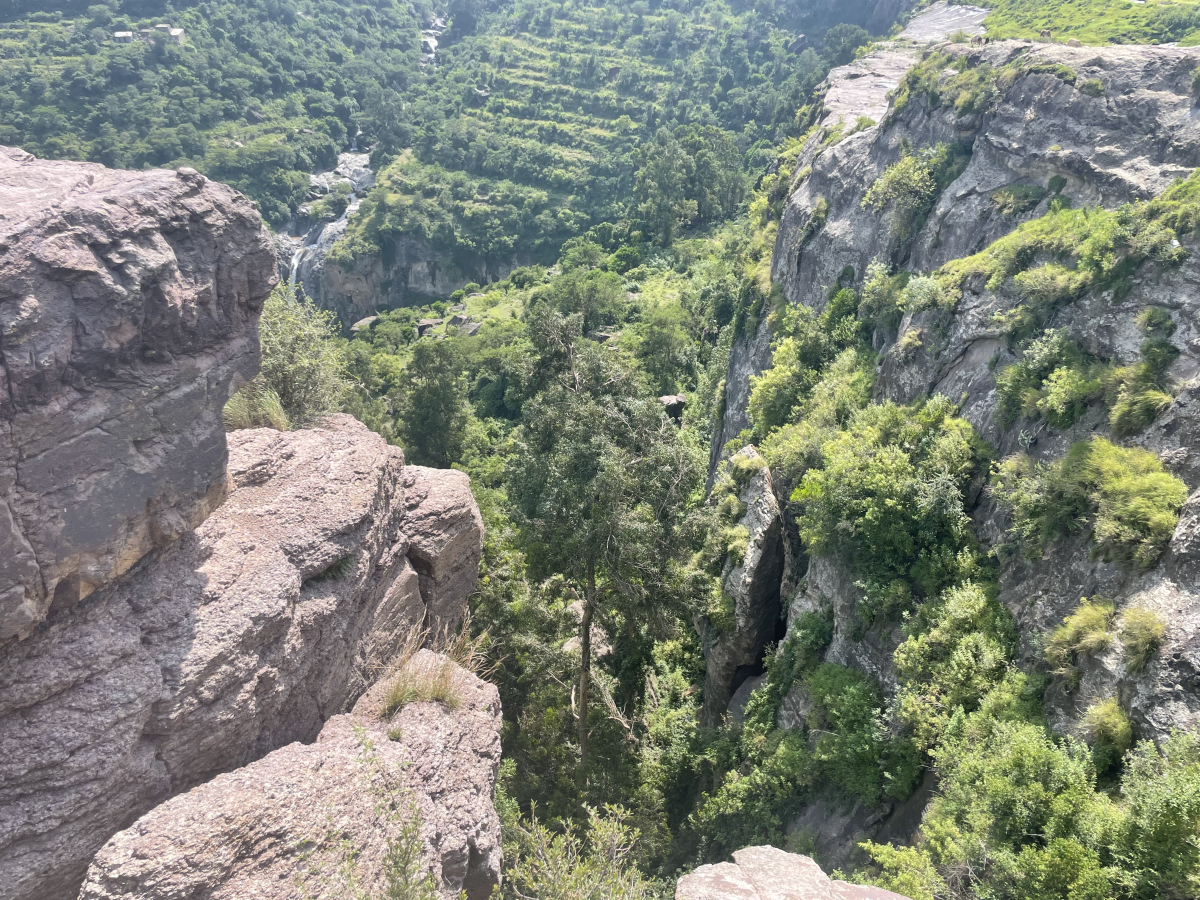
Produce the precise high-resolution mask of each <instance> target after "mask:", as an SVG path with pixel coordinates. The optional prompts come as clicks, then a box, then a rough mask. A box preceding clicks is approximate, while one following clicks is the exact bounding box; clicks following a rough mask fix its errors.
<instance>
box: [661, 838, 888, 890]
mask: <svg viewBox="0 0 1200 900" xmlns="http://www.w3.org/2000/svg"><path fill="white" fill-rule="evenodd" d="M675 900H907V898H905V897H902V896H901V895H900V894H896V893H893V892H892V891H885V890H883V888H877V887H872V886H870V885H861V884H849V883H847V882H845V881H835V880H833V879H831V878H830V877H829V876H828V875H826V874H825V873H824V872H822V871H821V867H820V866H818V865H817V864H816V863H815V862H813V861H812V860H811V859H809V858H808V857H807V856H801V855H800V854H798V853H787V852H786V851H783V850H780V849H779V848H777V847H747V848H746V849H744V850H737V851H735V852H734V854H733V862H723V863H716V864H714V865H708V866H701V867H700V868H698V869H696V871H694V872H692V873H691V874H690V875H684V876H683V877H682V878H680V879H679V882H678V883H677V884H676V885H675Z"/></svg>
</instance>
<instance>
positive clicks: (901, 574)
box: [792, 395, 982, 621]
mask: <svg viewBox="0 0 1200 900" xmlns="http://www.w3.org/2000/svg"><path fill="white" fill-rule="evenodd" d="M955 412H956V410H955V407H954V405H953V404H952V403H951V402H950V401H949V400H947V399H946V398H945V397H942V396H940V395H937V396H934V397H933V398H931V399H930V400H927V401H924V402H922V403H918V404H915V405H913V406H910V407H900V406H896V405H894V404H892V403H884V404H879V405H875V406H868V407H867V408H866V409H863V410H861V411H860V412H858V413H856V414H855V415H854V416H853V417H852V418H851V420H850V422H849V424H848V425H847V426H846V428H845V429H844V430H842V431H839V432H838V433H837V434H835V435H834V436H833V437H831V438H830V439H829V440H827V441H826V442H825V443H824V444H823V445H822V448H821V455H822V457H823V460H824V462H823V466H822V467H821V468H818V469H811V470H809V471H808V472H807V473H806V474H805V475H804V478H803V480H802V481H801V482H800V485H799V487H798V488H796V490H795V492H794V493H793V494H792V501H793V502H794V503H796V504H798V505H799V516H798V525H799V528H800V536H801V538H802V540H803V541H804V542H805V544H806V545H807V547H808V548H809V549H810V550H811V552H813V553H837V554H840V555H841V556H843V557H844V558H845V559H846V561H847V562H848V563H849V565H850V567H851V569H852V570H853V571H854V572H855V573H856V574H858V575H860V576H862V577H863V578H864V579H865V580H866V585H867V597H866V599H865V600H864V601H863V604H862V607H863V608H862V609H861V610H860V612H861V613H862V614H863V615H864V618H865V619H866V620H868V621H871V620H873V619H874V618H876V617H882V618H890V617H892V616H895V615H898V614H899V613H901V612H903V611H904V610H905V609H906V608H907V607H908V606H909V605H910V604H911V603H912V600H913V598H914V597H925V596H932V595H935V594H936V593H937V592H938V591H940V590H941V589H942V588H943V587H945V586H947V585H949V584H953V583H954V582H956V581H958V580H960V579H961V578H963V577H969V576H970V575H971V574H972V572H973V571H974V568H975V554H974V552H973V550H972V538H971V532H970V527H969V524H968V521H967V516H966V513H965V511H964V508H963V496H964V493H965V491H966V490H967V488H968V485H969V482H970V480H971V478H972V475H973V474H974V472H975V467H976V465H977V463H978V461H979V459H980V457H981V452H982V451H981V445H980V444H979V442H978V439H977V438H976V436H975V433H974V430H973V429H972V428H971V426H970V425H969V424H968V423H967V422H966V421H965V420H963V419H960V418H958V417H957V416H956V415H955Z"/></svg>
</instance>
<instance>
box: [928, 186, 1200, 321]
mask: <svg viewBox="0 0 1200 900" xmlns="http://www.w3.org/2000/svg"><path fill="white" fill-rule="evenodd" d="M1197 223H1200V177H1198V176H1197V175H1195V174H1193V175H1192V176H1190V177H1189V178H1187V179H1186V180H1182V181H1179V182H1176V183H1175V184H1174V185H1172V186H1171V187H1170V188H1168V189H1167V190H1166V191H1164V192H1163V193H1162V194H1161V195H1160V196H1159V197H1157V198H1155V199H1154V200H1151V201H1150V202H1148V203H1135V204H1125V205H1124V206H1121V207H1118V208H1117V209H1115V210H1108V209H1101V208H1089V209H1071V208H1070V207H1069V205H1068V204H1067V203H1066V202H1065V199H1064V198H1061V197H1056V198H1055V199H1053V200H1052V201H1051V203H1050V211H1049V212H1047V213H1046V214H1045V215H1043V216H1040V217H1038V218H1036V219H1033V220H1032V221H1029V222H1023V223H1022V224H1020V225H1019V226H1017V227H1016V228H1015V229H1014V230H1013V231H1011V232H1009V233H1008V234H1006V235H1005V236H1004V237H1002V238H1000V239H999V240H997V241H995V242H993V243H992V244H991V245H990V246H989V247H988V248H987V249H986V250H984V251H982V252H980V253H976V254H975V255H973V256H968V257H965V258H963V259H956V260H953V261H952V262H949V263H947V264H946V265H944V266H942V268H941V269H939V270H938V272H937V273H935V274H936V277H937V278H938V279H939V280H940V281H941V282H942V284H943V286H944V288H945V289H946V291H947V292H948V293H949V294H950V295H951V296H954V297H957V296H960V295H961V292H962V289H963V287H964V285H965V284H966V282H967V281H968V279H971V278H976V277H979V278H983V279H984V280H985V281H984V283H985V285H986V287H987V289H988V290H990V291H999V290H1001V288H1002V287H1004V286H1006V285H1007V284H1009V283H1010V282H1009V279H1012V281H1011V284H1012V287H1013V289H1014V290H1015V293H1016V294H1017V295H1018V296H1019V297H1020V298H1021V300H1022V303H1021V305H1019V306H1018V307H1016V308H1015V309H1013V310H1011V311H1009V312H1007V313H1004V314H1002V315H1000V316H999V318H998V322H999V324H1001V325H1002V326H1004V327H1005V328H1006V329H1007V330H1009V331H1010V332H1011V333H1013V334H1014V335H1015V336H1018V337H1021V336H1027V335H1030V334H1036V333H1037V331H1038V330H1040V329H1041V328H1043V327H1044V326H1045V323H1046V321H1047V320H1048V317H1049V315H1050V313H1051V312H1053V310H1054V309H1055V308H1056V307H1058V306H1060V305H1062V304H1064V303H1069V302H1071V301H1073V300H1075V299H1076V298H1078V297H1079V296H1081V295H1082V294H1083V293H1084V292H1085V291H1088V290H1104V289H1112V290H1113V291H1114V292H1115V293H1117V294H1118V295H1122V294H1127V293H1128V291H1129V287H1130V281H1129V279H1130V276H1131V275H1132V274H1133V272H1134V271H1136V270H1137V268H1138V267H1139V266H1140V265H1141V264H1142V263H1143V262H1146V261H1147V260H1153V261H1155V262H1157V263H1159V264H1160V265H1163V266H1173V265H1177V264H1179V263H1180V262H1181V261H1182V260H1183V258H1184V256H1185V255H1186V251H1185V250H1184V249H1183V247H1181V246H1180V244H1179V240H1178V239H1179V238H1180V237H1182V236H1184V235H1187V234H1190V233H1191V232H1192V231H1193V230H1194V229H1195V228H1196V225H1197Z"/></svg>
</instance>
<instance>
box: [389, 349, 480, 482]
mask: <svg viewBox="0 0 1200 900" xmlns="http://www.w3.org/2000/svg"><path fill="white" fill-rule="evenodd" d="M466 396H467V380H466V378H465V377H464V375H463V360H462V356H461V354H460V353H459V352H458V349H457V348H456V347H455V346H454V343H453V342H452V341H432V340H429V339H423V340H420V341H417V344H416V346H415V347H413V355H412V359H411V360H409V363H408V365H407V366H406V367H405V369H404V379H403V380H402V381H401V383H400V385H399V387H398V389H397V390H396V391H395V395H394V396H393V398H392V399H393V401H394V402H395V404H396V413H397V418H398V419H399V424H400V437H401V441H402V443H403V445H404V449H405V451H406V452H407V453H408V454H409V456H410V458H411V459H412V461H413V462H416V463H418V464H421V465H430V466H438V467H440V468H445V467H447V466H449V465H450V463H452V462H454V461H455V459H457V457H458V455H459V454H460V453H461V452H462V445H463V438H464V435H465V433H466V428H467V423H468V420H469V417H470V410H469V408H468V407H467V400H466Z"/></svg>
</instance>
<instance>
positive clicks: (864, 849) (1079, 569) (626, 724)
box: [0, 0, 1200, 900]
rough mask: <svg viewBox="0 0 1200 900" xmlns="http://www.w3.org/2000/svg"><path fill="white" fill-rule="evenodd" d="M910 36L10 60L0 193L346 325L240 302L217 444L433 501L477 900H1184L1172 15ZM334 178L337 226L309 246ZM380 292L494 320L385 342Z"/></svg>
mask: <svg viewBox="0 0 1200 900" xmlns="http://www.w3.org/2000/svg"><path fill="white" fill-rule="evenodd" d="M908 12H909V10H908V9H907V8H904V5H903V4H900V5H893V4H890V3H878V4H876V3H856V2H849V3H846V4H841V5H838V4H833V3H826V2H811V3H808V2H805V3H800V2H794V3H775V2H770V0H761V2H747V3H742V2H729V0H703V2H701V0H672V2H663V3H651V2H647V0H633V2H625V0H611V2H606V3H599V2H588V0H568V2H564V3H554V2H549V0H517V2H514V3H469V2H456V3H454V4H451V5H450V6H449V7H448V8H445V9H442V8H440V7H436V6H422V5H420V4H417V5H412V4H406V3H405V4H401V3H394V2H391V0H371V2H366V0H353V2H347V3H344V4H343V3H333V2H325V0H289V2H279V3H274V2H263V0H244V2H240V3H237V4H233V3H224V2H218V0H205V2H199V3H196V4H193V5H189V6H186V7H181V8H178V9H176V8H172V7H168V6H164V5H157V4H156V3H155V2H154V0H148V2H147V3H145V4H138V3H136V2H133V0H130V2H125V3H117V2H113V3H112V4H110V5H101V6H87V7H86V8H84V7H83V6H79V7H74V6H70V5H62V6H60V7H59V9H58V10H56V11H47V10H44V9H34V8H33V7H32V6H30V7H29V8H25V7H21V6H18V8H17V9H16V10H15V11H14V12H13V13H12V14H11V15H9V16H8V18H7V19H6V21H5V22H4V25H3V30H2V31H0V142H5V143H14V144H19V145H21V146H24V147H26V148H28V149H30V150H33V151H34V152H37V153H40V154H44V155H50V156H64V157H73V156H74V157H81V158H91V159H98V160H101V161H104V162H106V163H109V164H113V165H129V166H143V165H170V166H182V165H192V166H195V167H196V168H198V169H200V170H202V171H203V172H205V173H207V174H208V175H210V176H211V177H213V178H217V179H223V180H228V181H230V182H231V183H232V184H234V185H235V186H237V187H238V188H240V189H241V190H244V191H245V192H246V193H247V194H248V195H249V196H251V197H252V198H253V199H254V200H255V201H256V202H257V203H258V205H259V207H260V209H261V210H262V212H263V214H264V216H265V217H266V218H267V219H268V221H270V222H271V224H272V225H273V226H275V227H276V228H282V227H284V226H285V224H287V223H289V222H291V223H292V224H295V223H297V222H303V223H304V225H305V226H306V227H307V226H309V225H311V224H313V223H312V221H310V220H324V221H326V222H328V221H332V220H337V229H338V230H337V231H336V234H337V236H338V240H337V241H336V243H331V244H330V246H328V247H327V248H324V250H325V251H326V260H327V262H328V264H329V265H332V266H336V267H339V268H340V269H341V270H342V271H344V272H346V273H351V274H353V275H354V276H355V277H360V276H361V278H360V282H359V287H360V288H363V286H364V285H365V286H367V287H366V288H365V290H366V293H367V294H368V296H367V300H368V301H369V309H370V310H371V311H373V312H374V314H373V315H367V316H365V317H364V318H362V319H361V320H359V321H358V322H357V323H355V324H354V325H353V329H352V330H351V328H350V327H349V326H350V325H351V323H352V322H353V319H349V318H347V317H345V316H343V318H345V319H346V321H341V320H339V318H338V316H337V315H335V314H334V313H333V312H332V311H331V310H329V309H321V308H319V307H318V306H317V305H316V304H314V303H313V302H312V301H311V299H310V298H308V297H306V296H305V295H304V292H303V290H297V286H296V285H295V284H291V283H283V284H281V285H280V286H279V287H278V288H277V289H276V291H275V293H274V294H273V296H272V297H271V298H270V299H269V300H268V301H267V303H266V305H265V307H264V310H263V315H262V320H261V324H260V335H261V342H262V357H263V362H262V370H261V373H260V374H259V375H258V376H257V377H256V378H255V379H254V380H252V381H250V382H249V383H248V384H246V385H245V386H244V387H242V388H241V390H240V391H239V392H238V393H237V394H236V395H235V396H233V397H232V399H231V400H230V401H229V403H228V405H227V406H226V407H225V421H226V425H227V427H228V428H229V429H230V430H239V429H245V428H257V427H263V428H274V429H278V430H280V431H287V430H290V429H296V428H305V427H312V426H316V425H319V423H320V421H321V419H322V417H323V416H326V415H327V414H330V413H335V412H349V413H351V414H353V415H354V416H356V417H358V418H359V419H360V420H361V421H362V422H364V423H365V424H366V425H367V426H368V427H369V428H370V429H372V430H373V431H375V432H377V433H378V434H380V435H382V436H383V437H385V438H386V439H387V440H388V441H390V442H392V443H394V444H397V445H399V446H401V447H402V448H403V450H404V455H405V459H406V461H407V462H408V463H410V464H415V465H421V466H431V467H436V468H449V467H454V468H457V469H460V470H462V471H465V472H466V473H468V474H469V475H470V477H471V486H472V490H473V492H474V496H475V499H476V500H477V502H478V505H479V508H480V511H481V512H482V516H483V520H484V524H485V536H484V545H483V560H482V564H481V567H480V583H479V589H478V591H477V592H476V593H475V595H474V596H473V597H472V600H471V619H470V622H469V625H468V631H467V632H465V633H464V634H462V635H460V636H459V637H458V638H457V639H455V638H452V637H448V636H446V635H442V636H441V639H442V640H443V641H448V642H449V643H450V644H451V645H453V646H454V647H456V648H457V652H458V653H459V654H460V656H461V657H462V658H463V659H464V660H465V661H467V662H468V663H469V664H470V665H471V666H472V667H473V668H474V669H475V670H476V671H478V672H482V673H484V674H486V676H487V678H489V679H490V680H492V681H494V682H495V683H496V685H497V686H498V688H499V692H500V698H501V701H502V707H503V763H502V768H501V776H502V777H501V788H500V790H499V792H498V796H497V798H496V802H497V807H498V809H499V812H500V814H501V818H502V820H503V824H504V842H505V867H506V872H505V881H504V885H503V887H502V889H501V890H502V894H503V896H504V897H507V898H511V900H525V898H530V897H536V898H538V900H560V898H561V900H584V898H586V900H592V898H596V900H599V898H601V897H605V898H607V897H616V898H629V900H642V898H650V897H666V896H670V895H671V892H672V889H673V885H674V881H675V879H676V877H677V876H678V875H679V873H681V872H683V871H686V870H689V869H691V868H693V867H695V866H696V865H698V864H701V863H708V862H716V861H720V860H724V859H727V858H728V857H729V856H730V854H731V853H732V852H733V851H736V850H738V849H740V848H743V847H745V846H747V845H753V844H774V845H776V846H780V847H786V848H788V849H790V850H794V851H797V852H805V853H811V854H814V855H816V856H817V857H818V858H819V860H820V861H821V862H822V864H825V865H826V866H827V868H831V869H832V868H835V867H837V868H841V869H842V870H843V871H844V872H849V873H852V874H853V875H854V876H855V877H856V878H857V879H859V880H862V881H869V882H871V883H872V884H877V885H880V886H883V887H886V888H889V889H891V890H895V891H899V892H903V893H904V894H905V895H907V896H909V897H912V898H914V900H946V898H955V900H1077V898H1086V900H1110V898H1111V900H1141V898H1147V900H1148V898H1157V897H1164V898H1186V897H1193V896H1196V895H1197V891H1198V888H1197V885H1198V884H1200V738H1198V737H1197V734H1198V731H1197V728H1198V726H1200V703H1197V702H1196V700H1195V697H1196V686H1197V685H1200V662H1196V660H1198V659H1200V653H1198V652H1197V649H1196V647H1197V640H1198V639H1197V638H1196V635H1197V634H1200V616H1198V615H1197V610H1200V576H1198V575H1197V573H1198V572H1200V562H1198V560H1200V549H1197V548H1200V538H1197V536H1196V535H1197V529H1198V526H1197V522H1200V505H1198V504H1200V500H1198V499H1196V498H1197V496H1198V495H1197V494H1196V493H1195V492H1196V491H1197V489H1198V488H1200V426H1198V425H1197V421H1198V419H1197V414H1196V411H1195V409H1196V407H1195V402H1196V401H1195V397H1194V394H1195V389H1196V384H1197V373H1198V372H1200V351H1198V350H1197V348H1198V347H1200V334H1198V332H1197V326H1196V321H1198V320H1197V304H1196V300H1195V297H1196V285H1197V284H1200V269H1198V268H1197V264H1196V259H1197V256H1196V254H1197V252H1198V251H1200V244H1198V243H1197V229H1198V227H1200V174H1197V173H1196V170H1195V163H1196V161H1197V160H1200V129H1198V128H1197V126H1196V124H1195V123H1196V116H1195V108H1196V96H1197V90H1198V89H1197V84H1198V83H1200V81H1198V80H1197V73H1198V72H1200V54H1198V53H1196V52H1195V51H1190V50H1188V49H1186V48H1183V49H1180V48H1178V47H1147V46H1141V45H1142V44H1148V43H1154V42H1166V41H1171V42H1174V41H1181V42H1182V43H1184V44H1188V43H1191V42H1195V40H1196V34H1197V24H1198V23H1197V21H1196V20H1195V19H1194V7H1193V5H1192V4H1190V3H1178V4H1168V3H1156V2H1153V0H1148V2H1147V3H1144V4H1143V3H1132V4H1131V3H1126V2H1121V0H1080V2H1077V3H1061V4H1059V3H1051V4H1047V3H1029V2H1024V0H996V2H995V3H994V4H993V7H992V8H991V10H990V11H988V10H983V9H974V8H971V9H965V8H963V7H949V8H947V7H945V6H943V5H938V7H937V9H936V11H935V12H936V15H937V16H949V17H950V19H952V20H953V21H955V22H958V21H960V17H962V16H966V17H968V18H969V17H972V16H973V17H974V18H973V19H970V22H973V23H974V24H972V25H971V26H970V27H971V28H972V29H973V30H974V31H975V32H976V34H975V35H974V37H973V36H972V35H970V34H967V33H966V32H964V31H961V30H959V26H958V25H955V26H954V27H953V28H942V29H941V30H939V29H938V28H936V27H931V30H930V31H926V32H919V33H917V36H915V37H914V35H913V33H909V34H907V35H906V34H902V33H901V32H900V29H901V27H902V26H903V25H904V22H903V21H900V20H901V19H904V18H906V17H907V14H908ZM443 15H444V16H445V19H444V20H443V19H442V17H443ZM985 16H986V19H985ZM435 17H436V18H437V22H438V27H437V29H436V30H437V31H438V32H439V33H438V35H437V41H438V46H437V49H436V53H434V52H431V51H429V49H428V48H427V49H426V51H425V52H422V45H421V40H422V38H421V34H420V31H421V29H425V28H427V27H428V26H430V25H431V23H433V22H434V20H435ZM968 18H962V19H961V21H968ZM159 22H162V23H163V24H171V25H172V26H176V27H182V28H184V29H185V32H186V38H185V40H184V42H183V43H172V42H171V41H169V40H166V39H164V38H163V37H162V36H161V35H159V36H151V38H150V39H149V40H148V41H145V42H142V41H135V42H133V43H127V44H118V43H114V42H113V41H112V40H111V33H112V32H113V31H117V30H133V31H137V30H138V28H139V27H144V26H147V25H151V24H159ZM980 23H983V24H980ZM443 25H444V26H445V30H442V26H443ZM868 29H869V30H868ZM1043 32H1047V33H1046V34H1043ZM921 34H924V35H926V36H924V37H921V36H920V35H921ZM930 34H932V35H933V36H932V37H930V36H929V35H930ZM984 34H986V35H988V36H990V37H993V38H996V39H997V40H995V41H993V42H991V43H988V42H986V41H985V40H984ZM873 36H874V39H873ZM884 36H890V37H891V38H892V39H893V40H891V41H889V42H887V43H886V44H882V43H880V42H879V41H878V40H876V39H881V38H883V37H884ZM1014 37H1015V38H1023V39H1030V40H1021V41H1015V40H1013V41H1009V40H1000V39H1003V38H1014ZM1068 41H1072V42H1073V43H1072V44H1069V45H1068ZM1124 43H1128V44H1137V45H1139V46H1128V47H1121V46H1108V45H1109V44H1124ZM1081 44H1082V45H1097V46H1080V45H1081ZM867 111H870V112H871V115H867V114H866V112H867ZM352 142H353V143H354V144H355V146H356V147H357V148H359V149H361V150H364V151H366V150H369V152H370V159H371V163H372V166H373V167H374V168H375V170H376V181H375V185H374V187H373V188H372V189H371V190H370V191H369V192H368V193H367V194H366V196H365V197H363V198H361V202H360V203H358V205H357V206H356V207H355V208H354V209H353V210H352V211H350V212H349V213H348V215H347V216H345V217H344V219H342V218H339V217H340V216H341V214H342V213H343V212H344V211H346V210H347V209H348V204H349V200H346V203H344V204H337V203H328V202H326V203H323V204H319V205H317V206H316V209H315V210H314V208H313V207H306V208H305V209H304V211H303V213H301V207H302V206H304V205H305V203H306V200H307V199H309V189H310V182H309V178H308V175H309V173H310V172H313V171H316V170H320V169H326V168H329V167H331V166H332V164H333V162H334V161H335V159H336V156H337V154H338V152H339V151H345V150H347V149H348V148H349V146H350V145H351V143H352ZM192 177H194V174H193V176H192ZM343 199H345V197H344V196H343ZM317 224H320V221H317ZM414 244H419V245H420V247H421V248H423V251H422V252H424V251H429V252H431V253H432V254H433V255H434V256H435V257H436V258H437V259H438V260H440V261H443V262H444V263H445V264H446V265H453V266H458V274H459V275H463V274H464V273H468V272H471V271H474V270H476V269H477V268H478V264H479V263H480V261H487V262H488V263H489V265H488V266H486V267H485V268H486V270H487V271H488V272H489V273H496V272H499V273H500V275H498V276H497V277H494V278H491V279H489V278H483V277H481V278H479V281H478V282H472V281H468V280H467V278H466V277H463V278H461V279H459V280H458V281H457V282H456V283H457V284H462V287H461V288H460V289H458V290H455V291H453V292H447V293H448V295H447V296H421V297H417V298H415V299H414V298H413V297H411V296H405V299H406V301H409V302H406V303H404V304H403V305H396V304H394V303H392V302H391V301H392V299H394V297H395V296H397V294H396V293H395V292H392V291H391V286H392V284H393V281H394V280H396V279H399V278H400V277H401V275H402V274H403V272H402V270H403V269H404V268H405V267H404V266H403V265H401V264H400V263H398V262H397V260H398V259H399V258H402V257H404V255H405V254H406V253H407V252H408V251H409V249H411V245H414ZM363 273H367V274H363ZM368 275H369V277H368ZM464 282H465V283H464ZM485 282H486V283H485ZM400 293H401V294H402V293H403V292H400ZM356 318H357V317H356ZM459 477H461V476H459ZM319 577H321V578H326V577H328V578H332V579H337V578H339V577H341V576H340V575H339V573H338V571H337V570H336V566H332V567H331V568H330V569H329V570H328V571H327V572H325V571H323V572H322V574H321V575H320V576H319ZM464 647H465V648H466V649H465V650H464V649H463V648H464ZM414 696H416V695H415V694H414ZM429 696H430V697H432V699H434V700H440V701H442V702H445V701H446V695H445V694H443V695H442V696H441V697H439V696H438V695H436V693H431V694H430V695H429ZM408 699H409V700H411V699H412V698H411V697H410V698H408ZM422 699H424V696H422ZM396 702H397V704H399V705H403V703H405V702H408V700H406V699H405V698H403V697H401V698H400V699H399V700H397V701H396ZM447 705H448V704H447ZM422 883H423V884H425V882H422ZM426 887H428V885H426ZM429 890H432V888H429Z"/></svg>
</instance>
